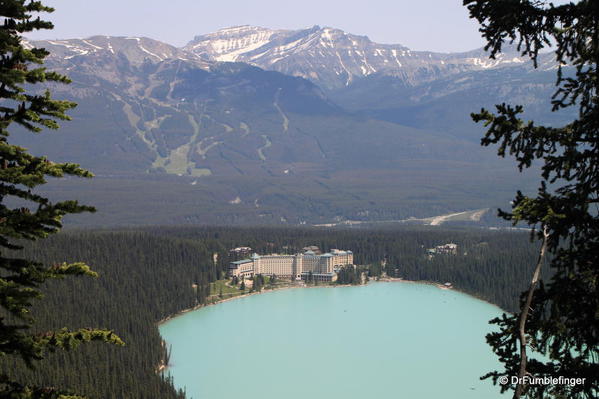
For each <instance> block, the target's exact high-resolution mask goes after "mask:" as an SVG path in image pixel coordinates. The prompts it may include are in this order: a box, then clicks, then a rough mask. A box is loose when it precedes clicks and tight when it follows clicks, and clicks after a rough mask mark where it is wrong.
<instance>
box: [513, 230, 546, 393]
mask: <svg viewBox="0 0 599 399" xmlns="http://www.w3.org/2000/svg"><path fill="white" fill-rule="evenodd" d="M547 236H548V234H547V227H545V226H543V243H542V244H541V249H540V250H539V258H538V260H537V266H536V267H535V271H534V273H533V275H532V280H531V281H530V286H529V288H528V294H527V296H526V302H525V303H524V305H523V307H522V309H521V311H520V319H519V322H518V324H519V326H518V331H519V340H520V371H519V372H518V384H517V385H516V392H514V397H513V399H520V396H522V393H523V392H524V388H525V387H526V386H525V385H524V384H523V383H522V379H523V377H524V376H525V375H526V365H527V361H528V359H527V357H526V319H528V312H529V311H530V305H531V303H532V297H533V294H534V291H535V288H536V286H537V283H538V281H539V276H540V274H541V266H542V265H543V259H544V258H545V251H546V250H547Z"/></svg>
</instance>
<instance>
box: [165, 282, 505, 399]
mask: <svg viewBox="0 0 599 399" xmlns="http://www.w3.org/2000/svg"><path fill="white" fill-rule="evenodd" d="M500 314H501V310H500V309H499V308H497V307H495V306H493V305H490V304H488V303H486V302H483V301H480V300H477V299H475V298H473V297H470V296H468V295H465V294H461V293H459V292H455V291H451V290H441V289H439V288H437V287H435V286H431V285H425V284H412V283H371V284H369V285H367V286H358V287H322V288H320V287H318V288H309V289H301V288H300V289H290V290H282V291H275V292H266V293H264V294H261V295H253V296H248V297H245V298H240V299H237V300H232V301H229V302H225V303H221V304H218V305H216V306H209V307H206V308H202V309H199V310H196V311H193V312H189V313H187V314H185V315H182V316H180V317H176V318H174V319H172V320H170V321H169V322H167V323H165V324H163V325H162V326H161V327H160V332H161V334H162V336H163V338H164V339H165V340H166V341H167V343H168V344H170V345H172V355H171V366H170V367H169V369H168V372H169V373H170V374H171V375H172V376H173V379H174V383H175V386H176V387H177V388H184V389H185V390H186V392H187V397H188V398H193V399H204V398H206V399H207V398H210V399H221V398H222V399H231V398H244V399H254V398H255V399H258V398H260V399H271V398H272V399H274V398H277V399H280V398H287V399H295V398H297V399H299V398H301V399H306V398H339V399H341V398H343V399H354V398H356V399H357V398H361V399H363V398H406V399H441V398H443V399H454V398H455V399H462V398H476V399H486V398H504V397H507V395H500V394H499V388H498V387H496V386H493V384H492V383H491V382H490V381H489V380H485V381H480V380H479V377H480V376H481V375H483V374H485V373H486V372H487V371H490V370H494V369H497V368H499V367H500V365H499V362H498V361H497V360H496V357H495V356H494V355H493V353H492V352H491V350H490V348H489V347H488V346H487V344H486V342H485V338H484V337H485V334H486V333H487V332H489V331H491V326H490V325H489V324H488V320H490V319H491V318H493V317H495V316H498V315H500Z"/></svg>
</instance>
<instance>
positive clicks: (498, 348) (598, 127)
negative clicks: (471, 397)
mask: <svg viewBox="0 0 599 399" xmlns="http://www.w3.org/2000/svg"><path fill="white" fill-rule="evenodd" d="M464 5H466V6H467V7H468V10H469V11H470V16H471V17H472V18H475V19H477V20H478V22H479V23H480V24H481V29H480V31H481V32H482V34H483V36H484V38H485V40H486V41H487V45H486V49H487V50H490V51H491V57H492V58H494V57H495V56H496V55H497V54H499V53H500V52H501V49H502V47H503V46H504V45H505V44H506V42H507V43H509V44H515V45H516V46H517V49H518V51H520V52H521V54H522V55H523V56H528V57H530V58H531V60H532V61H533V63H534V66H535V67H537V65H538V64H539V58H540V55H539V54H540V51H541V50H542V49H544V48H549V49H551V50H553V52H554V54H555V60H554V62H555V65H556V66H557V69H556V71H557V82H556V87H557V88H556V91H555V93H554V95H553V97H552V104H553V111H559V110H561V109H563V108H567V107H572V106H574V107H576V108H577V110H578V116H577V119H576V120H574V121H572V122H571V123H569V124H567V125H566V126H563V127H552V126H540V125H537V124H535V123H534V122H531V121H526V120H523V119H522V118H521V114H522V112H523V107H522V106H520V105H516V106H512V105H506V104H501V105H497V106H496V113H492V112H490V111H488V110H485V109H483V110H481V112H480V113H478V114H473V119H474V120H475V121H476V122H484V124H485V126H486V127H487V128H488V130H487V132H486V135H485V137H484V138H483V139H482V144H483V145H485V146H488V145H495V144H496V145H498V147H499V150H498V154H499V155H500V156H505V155H508V154H509V155H511V156H513V157H514V158H515V159H516V161H517V164H518V167H519V168H520V170H522V169H524V168H528V167H530V166H531V165H533V164H537V165H540V166H541V168H542V176H541V182H540V186H539V189H538V193H537V195H536V196H532V197H530V196H526V195H524V194H523V193H521V192H518V193H517V195H516V198H515V200H514V201H513V205H512V210H511V212H501V211H500V215H501V216H503V217H504V218H505V219H507V220H510V221H512V222H514V223H518V222H523V223H526V224H528V225H529V226H531V227H533V228H534V229H535V230H533V231H534V233H533V237H534V236H536V237H537V238H538V239H539V241H541V244H540V247H541V249H540V252H539V258H538V261H537V264H536V268H535V271H534V274H533V277H532V279H531V282H530V288H529V289H528V291H526V292H524V293H523V295H522V298H521V309H520V312H519V313H517V314H514V315H506V314H504V315H503V316H502V317H501V318H498V319H495V320H493V323H495V324H497V325H498V326H499V328H500V331H498V332H496V333H492V334H490V335H489V336H488V337H487V340H488V342H489V343H490V345H491V346H492V348H493V350H494V351H495V353H496V354H497V355H498V356H499V359H500V361H501V362H502V363H503V365H504V366H505V371H501V372H500V371H495V372H491V373H489V374H488V375H487V376H486V377H491V378H492V379H493V380H494V382H497V381H498V380H499V381H505V380H506V377H507V379H508V380H509V377H512V376H519V377H521V380H520V381H519V382H518V383H517V384H515V386H512V385H511V384H509V383H508V384H504V385H503V387H502V391H505V390H507V389H510V388H511V389H514V398H520V397H524V396H526V397H530V398H546V397H553V398H592V397H593V398H594V397H596V395H597V393H598V392H599V364H598V362H599V261H598V259H599V208H598V205H599V97H598V93H599V69H598V62H599V1H597V0H580V1H578V2H576V3H574V2H570V3H567V4H562V5H557V6H555V5H553V4H552V3H550V2H548V1H541V0H535V1H533V0H465V1H464ZM545 252H547V253H549V254H550V255H551V267H552V269H553V270H552V272H553V277H552V278H551V280H550V281H548V282H544V281H539V280H540V276H541V275H542V273H541V267H542V265H543V263H544V259H543V258H544V255H545ZM534 352H537V353H540V354H541V355H542V356H539V355H537V356H535V357H531V356H530V354H531V353H534ZM532 376H534V377H550V378H551V377H554V378H559V377H567V378H580V381H583V382H581V383H578V384H571V385H570V384H563V383H557V384H553V383H550V384H529V383H527V381H529V380H527V379H526V378H529V377H532Z"/></svg>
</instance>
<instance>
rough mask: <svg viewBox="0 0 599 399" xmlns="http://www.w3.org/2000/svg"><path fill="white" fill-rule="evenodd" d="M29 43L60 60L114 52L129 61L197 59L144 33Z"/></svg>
mask: <svg viewBox="0 0 599 399" xmlns="http://www.w3.org/2000/svg"><path fill="white" fill-rule="evenodd" d="M30 43H31V44H32V45H35V46H37V47H44V48H46V49H48V50H49V51H50V54H51V57H52V58H55V59H57V58H58V59H62V60H76V59H77V58H78V57H81V56H97V57H102V56H107V55H110V56H114V55H118V54H123V55H124V56H125V57H126V58H127V59H128V60H129V62H130V63H132V64H133V65H139V64H142V63H144V62H148V61H149V62H152V63H156V62H161V61H165V60H171V59H181V60H190V61H191V60H195V59H197V57H196V56H195V55H193V54H192V53H188V52H186V51H184V50H181V49H179V48H177V47H174V46H171V45H169V44H166V43H163V42H159V41H157V40H153V39H149V38H147V37H119V36H92V37H89V38H85V39H68V40H41V41H31V42H30Z"/></svg>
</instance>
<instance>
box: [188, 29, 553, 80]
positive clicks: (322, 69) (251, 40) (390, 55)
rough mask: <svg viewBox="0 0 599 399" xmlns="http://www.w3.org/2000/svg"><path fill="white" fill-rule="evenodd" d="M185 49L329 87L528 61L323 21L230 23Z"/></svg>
mask: <svg viewBox="0 0 599 399" xmlns="http://www.w3.org/2000/svg"><path fill="white" fill-rule="evenodd" d="M184 49H185V50H187V51H188V52H190V53H193V54H195V55H196V56H198V57H199V58H201V59H205V60H210V61H236V62H246V63H250V64H252V65H256V66H259V67H261V68H264V69H268V70H274V71H278V72H282V73H285V74H287V75H293V76H301V77H303V78H305V79H308V80H311V81H312V82H314V83H316V84H318V85H319V86H321V87H323V88H325V89H339V88H342V87H345V86H349V85H351V84H352V83H355V82H356V81H358V80H360V79H361V78H365V77H368V76H370V75H373V74H381V75H385V76H395V77H396V78H399V79H401V80H402V81H403V82H405V83H406V84H409V85H414V84H418V83H422V82H426V81H431V80H434V79H438V78H441V77H445V76H450V75H453V74H457V73H461V72H465V71H477V70H485V69H495V68H503V67H510V66H514V65H520V64H522V63H524V62H525V59H523V58H521V57H519V56H518V54H517V53H515V52H508V53H507V54H501V55H499V56H498V57H497V59H496V60H489V59H488V56H487V55H486V54H485V53H484V52H483V51H482V50H476V51H470V52H465V53H453V54H444V53H434V52H429V51H411V50H410V49H408V48H407V47H405V46H402V45H398V44H379V43H375V42H372V41H371V40H370V39H368V37H366V36H357V35H352V34H349V33H346V32H343V31H342V30H339V29H334V28H329V27H325V28H321V27H319V26H314V27H312V28H309V29H303V30H296V31H293V30H270V29H266V28H260V27H253V26H239V27H233V28H226V29H221V30H219V31H218V32H215V33H210V34H206V35H200V36H196V37H195V38H194V39H193V40H192V41H191V42H189V43H188V44H187V46H185V47H184ZM543 62H545V61H543Z"/></svg>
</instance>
